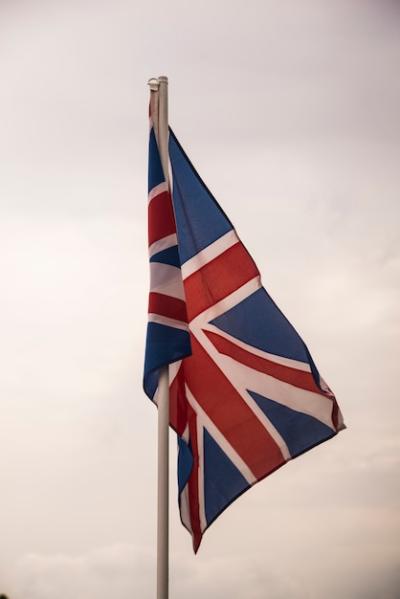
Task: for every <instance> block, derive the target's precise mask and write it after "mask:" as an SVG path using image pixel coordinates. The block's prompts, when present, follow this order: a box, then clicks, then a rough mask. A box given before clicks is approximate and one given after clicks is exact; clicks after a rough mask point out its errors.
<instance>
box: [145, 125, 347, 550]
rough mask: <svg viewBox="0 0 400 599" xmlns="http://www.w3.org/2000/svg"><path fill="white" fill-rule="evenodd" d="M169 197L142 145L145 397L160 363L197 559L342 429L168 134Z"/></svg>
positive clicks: (154, 153) (293, 336)
mask: <svg viewBox="0 0 400 599" xmlns="http://www.w3.org/2000/svg"><path fill="white" fill-rule="evenodd" d="M169 159H170V167H171V193H170V191H169V189H168V186H167V183H166V180H165V177H164V174H163V169H162V166H161V161H160V155H159V150H158V146H157V141H156V136H155V132H154V128H153V127H152V126H151V128H150V144H149V181H148V183H149V205H148V216H149V219H148V222H149V253H150V272H151V286H150V295H149V322H148V328H147V342H146V355H145V369H144V389H145V392H146V394H147V395H148V396H149V397H150V398H151V399H152V400H153V401H154V402H155V403H156V404H157V389H158V377H159V372H160V369H161V368H162V367H163V366H165V365H168V371H169V394H170V397H169V399H170V425H171V427H172V428H173V429H174V430H175V431H176V433H177V435H178V447H179V454H178V487H179V506H180V515H181V520H182V523H183V524H184V526H185V527H186V528H187V529H188V530H189V532H190V533H191V534H192V538H193V548H194V551H197V549H198V547H199V545H200V542H201V539H202V535H203V534H204V531H205V530H206V529H207V528H208V527H209V526H210V524H211V523H212V522H213V521H214V520H215V519H216V518H217V517H218V515H219V514H220V513H221V512H222V511H223V510H224V509H225V508H226V507H228V505H230V504H231V503H232V502H233V501H234V500H235V499H236V498H237V497H238V496H239V495H241V494H242V493H243V492H244V491H246V490H247V489H249V488H250V487H251V486H253V485H254V484H255V483H257V482H258V481H260V480H261V479H263V478H264V477H266V476H267V475H268V474H271V472H273V471H274V470H276V469H277V468H279V467H280V466H282V465H283V464H285V463H286V462H287V461H288V460H290V459H292V458H294V457H296V456H298V455H300V454H301V453H303V452H305V451H307V450H308V449H311V448H312V447H314V446H315V445H317V444H319V443H321V442H323V441H325V440H327V439H329V438H331V437H333V436H334V435H335V434H336V433H337V432H338V431H339V430H341V429H342V428H344V425H343V420H342V416H341V413H340V410H339V407H338V404H337V403H336V400H335V396H334V395H333V393H332V391H331V390H330V389H329V387H328V386H327V385H326V383H325V382H324V381H323V379H322V378H321V376H320V375H319V373H318V370H317V368H316V366H315V364H314V362H313V360H312V358H311V355H310V353H309V351H308V349H307V347H306V345H305V344H304V342H303V341H302V339H301V338H300V337H299V335H298V334H297V332H296V331H295V329H294V328H293V326H292V325H291V324H290V323H289V321H288V320H287V319H286V318H285V316H284V315H283V314H282V312H281V311H280V310H279V308H278V307H277V306H276V304H275V303H274V301H273V300H272V299H271V297H270V296H269V294H268V293H267V291H266V290H265V289H264V287H263V286H262V283H261V279H260V273H259V272H258V270H257V267H256V265H255V263H254V261H253V259H252V258H251V256H250V255H249V253H248V252H247V250H246V248H245V247H244V245H243V244H242V243H241V241H240V239H239V237H238V235H237V233H236V231H235V229H234V228H233V226H232V224H231V222H230V221H229V219H228V218H227V216H226V215H225V214H224V212H223V211H222V209H221V208H220V206H219V205H218V203H217V202H216V200H215V199H214V197H213V196H212V195H211V193H210V191H209V190H208V189H207V187H206V186H205V184H204V183H203V181H202V180H201V179H200V177H199V175H198V174H197V172H196V171H195V169H194V167H193V166H192V164H191V162H190V160H189V159H188V157H187V156H186V154H185V152H184V151H183V149H182V147H181V145H180V144H179V142H178V140H177V138H176V137H175V135H174V133H173V132H172V130H171V129H170V130H169Z"/></svg>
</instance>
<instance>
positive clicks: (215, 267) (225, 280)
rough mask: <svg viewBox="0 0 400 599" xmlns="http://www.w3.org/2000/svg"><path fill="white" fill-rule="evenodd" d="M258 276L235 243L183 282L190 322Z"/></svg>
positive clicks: (243, 252) (245, 253) (246, 255)
mask: <svg viewBox="0 0 400 599" xmlns="http://www.w3.org/2000/svg"><path fill="white" fill-rule="evenodd" d="M258 275H259V272H258V270H257V267H256V265H255V263H254V261H253V259H252V258H251V256H250V254H249V253H248V252H247V250H246V248H245V247H244V246H243V245H242V244H241V243H240V242H238V243H235V245H233V246H232V247H230V248H229V249H227V250H226V251H225V252H223V253H222V254H220V255H219V256H217V258H214V260H211V261H210V262H208V263H207V264H205V265H204V266H203V267H202V268H200V269H199V270H197V271H196V272H194V273H193V274H192V275H190V276H189V277H188V278H187V279H186V280H185V281H184V285H185V295H186V301H187V309H188V317H189V321H190V320H192V319H193V318H195V316H197V315H198V314H201V312H203V311H204V310H206V309H207V308H210V306H213V305H214V304H216V303H217V302H219V301H220V300H221V299H223V298H224V297H226V296H227V295H229V294H230V293H232V292H233V291H235V290H236V289H238V288H239V287H241V286H242V285H244V284H245V283H247V281H250V280H251V279H254V277H256V276H258Z"/></svg>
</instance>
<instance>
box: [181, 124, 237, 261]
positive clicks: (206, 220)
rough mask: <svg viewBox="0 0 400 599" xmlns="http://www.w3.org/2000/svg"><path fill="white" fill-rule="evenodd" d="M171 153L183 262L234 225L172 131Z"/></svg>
mask: <svg viewBox="0 0 400 599" xmlns="http://www.w3.org/2000/svg"><path fill="white" fill-rule="evenodd" d="M169 156H170V160H171V167H172V173H173V182H174V183H173V192H172V195H173V202H174V210H175V220H176V226H177V234H178V239H179V254H180V257H181V262H182V264H183V263H184V262H186V260H189V258H192V256H194V255H195V254H197V253H198V252H199V251H200V250H203V249H204V248H205V247H207V246H208V245H210V243H213V241H215V240H216V239H218V238H219V237H221V235H224V234H225V233H227V232H228V231H230V230H231V229H232V228H233V227H232V225H231V223H230V221H229V219H228V218H227V217H226V216H225V214H224V212H223V210H222V209H221V208H220V206H219V205H218V204H217V202H216V200H215V199H214V198H213V196H212V195H211V193H210V192H209V191H208V189H207V187H206V186H205V184H204V183H203V181H202V180H201V179H200V177H199V175H198V174H197V173H196V171H195V170H194V168H193V166H192V165H191V163H190V161H189V159H188V158H187V156H186V154H185V153H184V151H183V149H182V148H181V146H180V145H179V142H178V141H177V139H176V137H175V136H174V134H173V133H172V131H171V134H170V138H169Z"/></svg>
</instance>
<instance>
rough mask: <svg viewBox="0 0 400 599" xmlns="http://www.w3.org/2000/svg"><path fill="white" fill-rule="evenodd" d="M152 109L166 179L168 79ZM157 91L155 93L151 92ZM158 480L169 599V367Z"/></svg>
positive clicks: (160, 580)
mask: <svg viewBox="0 0 400 599" xmlns="http://www.w3.org/2000/svg"><path fill="white" fill-rule="evenodd" d="M149 84H150V89H151V91H152V94H151V95H152V98H151V102H152V104H153V108H154V109H155V111H154V112H155V114H154V119H153V120H154V130H155V134H156V139H157V145H158V149H159V153H160V159H161V165H162V168H163V172H164V177H165V181H166V183H167V185H168V188H170V184H169V169H168V162H169V161H168V78H167V77H163V76H161V77H158V79H151V80H150V81H149ZM154 94H156V95H154ZM157 404H158V481H157V599H168V594H169V593H168V587H169V581H168V571H169V513H168V512H169V485H168V475H169V445H168V441H169V378H168V366H164V367H162V368H161V369H160V375H159V379H158V392H157Z"/></svg>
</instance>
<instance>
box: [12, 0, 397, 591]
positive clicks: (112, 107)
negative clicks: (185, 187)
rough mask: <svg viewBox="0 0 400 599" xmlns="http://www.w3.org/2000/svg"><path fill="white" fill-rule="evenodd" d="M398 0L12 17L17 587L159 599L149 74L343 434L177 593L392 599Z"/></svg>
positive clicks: (182, 543) (174, 517)
mask: <svg viewBox="0 0 400 599" xmlns="http://www.w3.org/2000/svg"><path fill="white" fill-rule="evenodd" d="M399 27H400V5H399V4H398V2H397V1H396V0H376V1H372V0H346V1H344V0H335V1H328V0H303V1H302V2H298V1H295V0H293V1H289V0H288V1H282V0H281V1H279V0H275V1H273V0H257V1H255V0H249V1H247V2H243V1H241V2H237V1H236V0H230V1H229V2H228V1H227V0H221V1H215V0H214V1H212V0H205V1H203V2H198V3H193V2H192V3H190V2H187V1H186V2H184V1H183V0H182V1H178V0H170V1H169V2H161V1H154V2H151V3H145V2H144V1H142V2H135V0H113V1H111V0H110V1H108V2H107V1H105V0H103V1H101V0H97V1H94V0H79V1H78V0H51V1H50V0H47V1H46V0H0V80H1V93H0V132H1V133H0V203H1V215H0V216H1V225H0V228H1V231H0V273H1V281H2V291H1V294H0V327H1V335H0V364H1V369H0V389H1V400H0V497H1V501H0V504H1V509H0V530H1V542H0V593H1V592H3V593H7V594H8V595H9V597H10V599H71V597H73V598H74V599H106V597H107V598H109V597H113V599H133V598H134V597H138V598H139V597H140V598H144V599H147V598H153V597H154V589H155V535H156V519H155V508H156V420H157V419H156V411H155V409H154V406H153V405H152V404H151V402H150V401H149V400H148V399H147V398H146V397H145V395H144V393H143V392H142V389H141V379H142V365H143V352H144V336H145V325H146V304H147V290H148V258H147V240H146V207H147V199H146V195H147V189H146V185H147V133H148V130H147V128H148V122H147V104H148V88H147V86H146V82H147V80H148V78H149V77H151V76H156V75H159V74H165V75H168V76H169V78H170V121H171V125H172V126H173V128H174V130H175V133H176V134H177V136H178V138H179V139H180V141H181V143H182V145H183V146H184V148H185V149H186V151H187V152H188V154H189V156H190V157H191V159H192V161H193V162H194V164H195V165H196V167H197V168H198V170H199V172H200V173H201V176H202V177H203V178H204V180H205V181H206V182H207V184H208V186H209V187H210V189H211V190H212V191H213V193H214V195H215V196H216V197H217V199H218V200H219V202H220V203H221V204H222V206H223V208H224V210H225V211H226V212H227V214H228V215H229V217H230V218H231V220H232V221H233V222H234V223H235V225H236V228H237V230H238V232H239V235H240V236H241V239H242V241H243V242H244V243H245V244H246V246H247V247H248V249H249V250H250V252H251V253H252V255H253V257H254V258H255V260H256V262H257V264H258V267H259V269H260V270H261V273H262V276H263V282H264V285H265V286H266V288H267V290H268V291H269V292H270V293H271V295H272V296H273V297H274V299H275V300H276V301H277V303H278V305H279V306H280V307H281V309H282V310H283V311H284V312H285V314H286V315H287V316H288V318H289V319H290V320H291V322H292V323H293V324H294V325H295V326H296V328H297V329H298V331H299V332H300V334H301V335H302V336H303V338H304V339H305V341H306V343H307V344H308V346H309V348H310V350H311V352H312V354H313V357H314V359H315V361H316V363H317V364H318V366H319V369H320V371H321V373H322V375H323V376H324V378H325V379H326V380H327V382H328V384H329V385H330V386H331V387H332V389H333V390H334V391H335V393H336V395H337V398H338V401H339V404H340V406H341V409H342V411H343V414H344V417H345V421H346V424H347V426H348V429H347V430H346V431H345V432H343V433H341V434H340V435H338V436H337V437H336V438H335V439H333V440H332V441H329V442H328V443H325V444H323V445H322V446H320V447H318V448H317V449H315V450H313V451H311V452H309V453H308V454H306V455H304V456H302V457H301V458H299V459H298V460H295V461H294V462H293V463H290V464H288V465H287V466H285V468H283V469H281V470H279V471H278V472H276V473H275V474H273V475H272V476H270V477H269V478H267V479H266V480H265V481H263V482H262V483H260V484H259V485H257V486H256V487H255V488H253V489H252V490H251V491H249V492H248V493H246V494H245V495H244V496H242V497H241V498H240V499H239V500H238V501H236V502H235V503H234V504H233V505H232V506H231V507H230V508H229V509H228V510H227V511H226V512H225V513H224V514H223V515H222V516H221V517H220V518H219V519H218V520H217V522H216V523H215V524H213V526H212V527H211V528H210V530H209V531H207V533H206V535H205V538H204V541H203V544H202V546H201V549H200V551H199V554H198V555H197V556H196V557H194V556H193V554H192V549H191V539H190V537H189V535H188V533H187V532H186V531H185V530H184V529H183V528H182V526H181V524H180V522H179V517H178V509H177V505H176V500H175V497H176V493H177V491H176V482H175V478H176V465H175V459H176V446H175V445H176V442H175V439H174V438H173V437H172V435H171V596H172V597H173V598H174V599H187V598H188V597H191V598H192V599H200V598H204V597H208V598H210V599H225V598H228V597H229V599H243V598H246V599H264V598H268V599H283V598H284V599H321V598H322V597H323V598H324V599H333V598H337V597H340V598H341V599H361V598H362V599H375V598H377V597H379V599H382V598H384V599H397V598H398V597H399V595H398V593H399V588H400V576H399V566H400V563H399V562H400V552H399V539H400V516H399V496H400V483H399V464H400V451H399V449H400V440H399V435H398V422H399V418H400V409H399V397H398V387H399V385H398V377H399V365H398V361H399V350H400V347H399V340H400V320H399V305H400V302H399V299H400V298H399V279H400V239H399V231H400V226H399V225H400V223H399V220H400V219H399V212H400V193H399V192H400V174H399V173H400V169H399V153H400V144H399V142H400V120H399V106H400V78H399V71H400V35H399Z"/></svg>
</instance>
